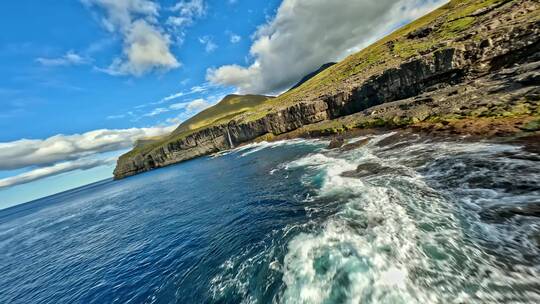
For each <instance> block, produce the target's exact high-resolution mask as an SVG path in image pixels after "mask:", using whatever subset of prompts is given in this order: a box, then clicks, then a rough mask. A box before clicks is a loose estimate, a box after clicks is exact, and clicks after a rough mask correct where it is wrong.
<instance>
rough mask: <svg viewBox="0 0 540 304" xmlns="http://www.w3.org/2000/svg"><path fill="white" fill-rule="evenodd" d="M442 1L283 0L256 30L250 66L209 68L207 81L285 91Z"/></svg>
mask: <svg viewBox="0 0 540 304" xmlns="http://www.w3.org/2000/svg"><path fill="white" fill-rule="evenodd" d="M444 2H446V0H379V1H372V0H356V1H350V0H335V1H327V0H284V1H283V2H282V3H281V5H280V7H279V8H278V10H277V13H276V15H275V17H274V18H273V19H272V20H270V21H269V22H268V23H267V24H264V25H263V26H261V27H259V29H258V30H257V31H256V33H255V34H254V42H253V44H252V46H251V49H250V54H251V56H252V58H253V63H252V64H251V65H249V66H247V67H246V66H240V65H226V66H222V67H220V68H217V69H210V70H208V73H207V79H208V80H209V81H211V82H213V83H215V84H220V85H225V86H235V87H237V88H238V89H239V90H240V91H241V92H243V93H266V94H270V93H276V92H280V91H283V90H285V89H288V88H289V87H290V86H291V85H292V84H293V83H295V82H297V81H298V80H299V79H301V78H302V77H303V76H304V75H306V74H307V73H309V72H312V71H313V70H316V69H317V68H318V67H320V66H321V65H322V64H324V63H326V62H330V61H338V60H340V59H342V58H344V57H345V56H347V55H349V54H351V53H353V52H356V51H358V50H360V49H361V48H363V47H366V46H367V45H369V44H370V43H372V42H374V41H375V40H376V39H378V38H381V37H382V36H383V35H384V34H387V33H388V32H389V31H391V30H393V29H395V28H396V27H398V26H400V25H402V24H403V23H405V22H408V21H411V20H414V19H415V18H418V17H420V16H422V15H423V14H425V13H427V12H428V11H430V10H433V9H434V8H436V7H437V6H439V5H441V4H443V3H444Z"/></svg>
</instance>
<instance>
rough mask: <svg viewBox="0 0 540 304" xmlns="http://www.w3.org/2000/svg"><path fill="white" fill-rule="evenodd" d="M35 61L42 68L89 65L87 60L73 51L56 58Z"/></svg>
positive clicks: (40, 58)
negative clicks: (42, 66)
mask: <svg viewBox="0 0 540 304" xmlns="http://www.w3.org/2000/svg"><path fill="white" fill-rule="evenodd" d="M36 61H37V62H38V63H40V64H41V65H44V66H69V65H82V64H88V63H90V60H89V59H88V58H84V57H83V56H81V55H79V54H77V53H75V52H74V51H69V52H67V53H66V54H64V55H62V56H61V57H58V58H44V57H39V58H36Z"/></svg>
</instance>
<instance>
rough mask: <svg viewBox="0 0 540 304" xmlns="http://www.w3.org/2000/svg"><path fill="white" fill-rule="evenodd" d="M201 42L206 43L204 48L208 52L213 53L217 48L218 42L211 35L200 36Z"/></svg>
mask: <svg viewBox="0 0 540 304" xmlns="http://www.w3.org/2000/svg"><path fill="white" fill-rule="evenodd" d="M199 42H200V43H201V44H202V45H204V50H205V51H206V52H207V53H212V52H213V51H215V50H216V49H217V47H218V46H217V44H215V43H214V41H213V39H212V37H210V36H204V37H200V38H199Z"/></svg>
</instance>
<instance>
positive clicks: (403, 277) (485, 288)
mask: <svg viewBox="0 0 540 304" xmlns="http://www.w3.org/2000/svg"><path fill="white" fill-rule="evenodd" d="M387 136H389V135H386V136H384V137H387ZM384 137H375V138H373V139H372V142H371V143H370V144H369V145H367V146H365V147H362V148H360V149H358V150H356V151H351V152H349V153H341V155H340V154H339V153H335V152H332V151H329V152H327V153H326V154H325V153H316V154H311V155H308V156H306V157H303V158H301V159H298V160H295V161H293V162H290V163H288V164H287V165H286V166H285V168H287V169H292V168H299V167H305V168H306V169H308V170H307V172H308V173H307V174H306V176H305V177H304V179H305V181H306V182H307V183H309V181H310V180H313V179H322V180H323V182H322V183H321V184H320V186H319V189H318V195H319V196H320V197H321V198H327V199H328V198H334V199H335V200H338V201H341V202H342V206H343V207H342V208H341V211H340V212H338V213H337V214H336V215H335V216H332V217H331V218H330V219H328V220H327V221H326V222H325V223H324V224H322V225H321V227H320V228H319V229H315V230H314V231H313V232H310V233H302V234H300V235H298V236H296V237H295V238H294V239H293V240H292V241H291V242H290V243H289V244H288V253H287V255H286V257H285V260H284V276H283V281H284V282H285V284H286V289H285V291H284V294H283V299H284V300H283V302H285V303H463V302H466V303H490V302H492V303H495V302H501V301H508V299H512V300H513V301H514V302H516V303H525V302H528V301H530V300H533V299H536V300H538V299H539V298H540V295H539V294H538V293H535V292H531V291H528V292H527V293H523V292H515V291H513V290H515V289H516V288H519V287H520V286H524V285H527V284H530V285H533V286H538V285H539V282H538V281H537V278H538V275H539V274H540V272H539V268H538V267H532V268H531V267H529V268H527V267H522V268H519V267H515V268H513V269H505V268H504V267H503V266H501V263H500V262H498V259H499V258H498V257H495V256H493V255H492V254H490V253H489V252H488V251H487V250H486V249H485V248H483V247H481V246H479V245H478V244H474V243H472V242H471V240H469V237H470V236H468V235H467V231H465V230H464V229H466V228H464V227H463V226H462V225H463V224H464V225H465V226H468V225H477V226H478V225H484V226H485V227H490V228H488V229H492V230H496V231H497V232H496V233H494V231H486V230H484V231H486V232H489V233H491V235H492V236H493V237H494V238H498V240H499V241H501V242H505V241H506V240H507V239H508V237H509V236H510V235H508V234H512V233H515V231H505V233H507V235H505V234H504V233H503V234H501V231H500V229H498V228H494V227H493V226H489V225H487V224H481V223H480V224H479V223H477V222H476V223H470V222H467V221H469V220H470V219H468V218H463V216H462V215H460V213H461V212H464V211H463V210H462V207H461V206H460V205H459V204H458V203H459V202H458V201H455V200H454V198H452V197H450V198H448V195H447V193H441V192H438V191H436V190H434V189H432V188H431V187H430V186H428V185H427V184H426V182H425V177H424V176H422V175H420V174H418V173H416V172H415V170H413V169H412V168H407V167H406V166H404V165H403V164H402V163H408V162H410V160H411V159H414V158H415V157H417V155H418V152H422V151H425V150H427V149H429V148H431V149H433V150H435V151H436V152H434V153H432V154H434V155H430V157H429V158H428V159H437V158H440V157H444V156H452V155H456V154H463V153H468V154H474V153H476V154H478V156H477V157H484V156H485V155H494V154H497V153H501V152H516V151H517V150H518V149H519V147H517V148H516V147H515V146H509V145H493V144H484V143H477V144H455V143H411V144H410V145H407V146H405V147H403V148H401V149H397V150H396V151H391V152H386V153H381V151H377V150H378V148H377V147H376V146H375V145H374V143H377V142H379V141H380V140H382V139H383V138H384ZM434 145H435V146H434ZM379 150H380V149H379ZM484 154H485V155H484ZM379 157H383V158H379ZM364 162H377V163H379V164H381V165H384V166H388V167H392V168H395V169H396V174H395V175H393V176H388V175H384V176H382V175H381V176H377V175H375V177H373V178H370V179H368V180H366V179H356V178H346V177H342V176H341V175H342V173H343V172H346V171H351V170H354V169H355V168H356V167H357V165H358V164H360V163H364ZM403 169H408V171H407V174H406V175H403V174H399V173H398V172H403V171H399V170H403ZM440 174H444V173H442V172H440ZM321 175H322V176H321ZM486 191H487V190H486ZM492 191H493V192H491V193H490V192H489V191H488V192H486V193H482V194H480V197H483V198H488V197H490V196H498V195H499V193H498V192H497V191H494V190H492ZM533 195H536V198H538V194H533ZM463 221H465V223H463ZM484 229H486V228H484ZM514 230H515V229H514ZM505 238H506V239H505ZM531 250H535V249H534V248H532V247H531ZM509 286H511V287H509ZM505 288H506V290H502V291H501V290H499V289H505Z"/></svg>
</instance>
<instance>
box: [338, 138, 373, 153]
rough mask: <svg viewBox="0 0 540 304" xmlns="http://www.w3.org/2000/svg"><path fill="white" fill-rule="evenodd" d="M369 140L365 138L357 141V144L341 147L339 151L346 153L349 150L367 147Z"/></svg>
mask: <svg viewBox="0 0 540 304" xmlns="http://www.w3.org/2000/svg"><path fill="white" fill-rule="evenodd" d="M369 140H370V139H369V138H366V139H362V140H359V141H357V142H353V143H350V144H346V145H345V146H343V147H341V149H340V150H341V151H343V152H346V151H351V150H354V149H358V148H361V147H363V146H365V145H367V144H368V143H369Z"/></svg>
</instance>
